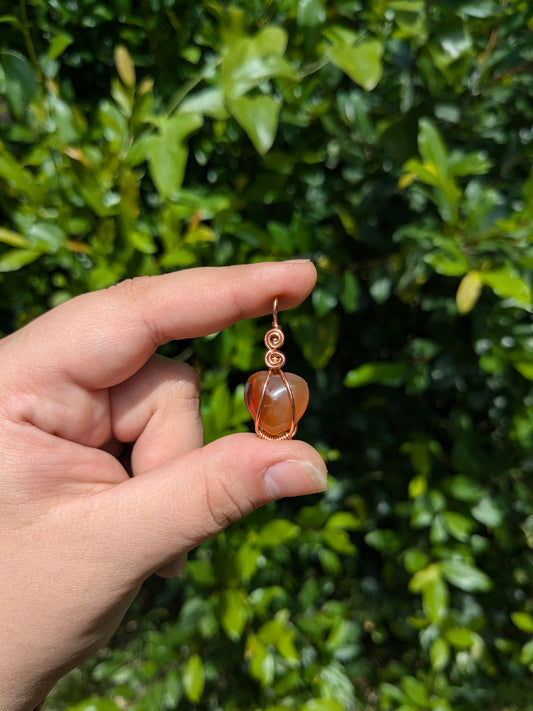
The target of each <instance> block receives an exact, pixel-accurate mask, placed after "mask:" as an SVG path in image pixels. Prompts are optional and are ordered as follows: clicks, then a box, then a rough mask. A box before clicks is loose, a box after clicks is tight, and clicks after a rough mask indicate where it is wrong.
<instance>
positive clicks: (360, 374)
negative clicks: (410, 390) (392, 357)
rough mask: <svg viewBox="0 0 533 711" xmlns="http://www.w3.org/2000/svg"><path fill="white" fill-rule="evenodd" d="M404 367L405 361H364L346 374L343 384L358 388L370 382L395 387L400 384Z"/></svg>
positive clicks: (405, 367) (405, 366)
mask: <svg viewBox="0 0 533 711" xmlns="http://www.w3.org/2000/svg"><path fill="white" fill-rule="evenodd" d="M406 369H407V365H406V364H405V363H364V364H363V365H361V366H359V368H355V369H354V370H350V371H349V372H348V373H347V374H346V377H345V379H344V384H345V386H346V387H347V388H360V387H362V386H363V385H371V384H372V383H379V384H380V385H388V386H390V387H397V386H399V385H401V384H402V382H403V375H404V373H405V371H406Z"/></svg>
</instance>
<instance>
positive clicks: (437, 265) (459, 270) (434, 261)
mask: <svg viewBox="0 0 533 711" xmlns="http://www.w3.org/2000/svg"><path fill="white" fill-rule="evenodd" d="M424 261H425V262H426V264H429V266H430V267H432V268H433V269H434V270H435V271H436V272H437V274H442V275H443V276H454V277H457V276H462V275H463V274H465V272H467V271H468V260H467V259H466V257H465V256H462V257H460V258H459V257H457V256H452V255H450V254H446V253H445V252H430V254H426V255H424Z"/></svg>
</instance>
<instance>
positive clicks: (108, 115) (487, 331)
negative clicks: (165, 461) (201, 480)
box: [0, 0, 533, 711]
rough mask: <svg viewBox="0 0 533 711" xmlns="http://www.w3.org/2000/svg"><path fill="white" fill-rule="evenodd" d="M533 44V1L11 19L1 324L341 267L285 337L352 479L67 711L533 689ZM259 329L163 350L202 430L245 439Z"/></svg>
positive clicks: (147, 607)
mask: <svg viewBox="0 0 533 711" xmlns="http://www.w3.org/2000/svg"><path fill="white" fill-rule="evenodd" d="M532 32H533V8H531V6H530V3H528V2H526V1H525V0H506V1H505V2H497V1H496V0H476V2H472V1H471V0H453V1H452V0H446V1H445V0H440V1H439V2H431V3H429V2H424V1H423V0H374V1H373V2H368V3H364V2H362V1H358V0H331V1H330V2H325V0H269V2H267V3H265V2H259V1H258V0H248V1H247V2H245V1H244V0H241V2H237V3H236V4H233V5H229V4H228V3H226V2H221V1H219V0H209V1H208V0H205V1H204V2H201V3H196V4H193V3H190V2H184V1H183V0H142V2H138V3H137V2H134V1H133V0H109V1H108V2H103V1H100V0H84V2H74V0H54V2H45V1H44V0H20V2H19V3H14V4H13V7H12V8H10V9H9V10H7V11H6V13H5V14H4V15H2V16H1V17H0V117H1V121H0V140H1V143H0V216H1V226H0V289H1V292H0V293H1V295H2V296H1V303H0V331H1V333H2V334H7V333H8V332H10V331H12V330H14V329H16V328H18V327H20V326H21V325H23V324H24V323H26V322H27V321H29V320H30V319H32V318H34V317H35V316H37V315H38V314H40V313H42V312H43V311H44V310H46V309H48V308H51V307H53V306H54V305H56V304H59V303H61V302H62V301H65V300H66V299H69V298H71V297H72V296H74V295H76V294H78V293H81V292H84V291H87V290H93V289H100V288H104V287H106V286H108V285H111V284H113V283H115V282H116V281H118V280H121V279H124V278H128V277H132V276H136V275H146V274H158V273H161V272H164V271H169V270H175V269H182V268H187V267H191V266H201V265H225V264H231V263H247V262H253V261H262V260H280V259H286V258H291V257H309V258H311V259H313V260H314V262H315V263H316V265H317V267H318V270H319V282H318V286H317V288H316V289H315V291H314V292H313V294H312V297H311V298H310V299H309V300H307V302H306V303H305V304H303V305H302V306H301V307H300V308H298V309H295V310H294V311H293V312H290V313H287V312H285V313H283V314H282V325H283V327H284V329H285V330H286V334H287V339H288V346H287V348H286V355H287V358H288V361H289V362H290V364H291V368H290V369H291V370H293V371H294V372H297V373H299V374H301V375H303V376H304V377H305V378H306V379H307V380H308V382H309V383H310V390H311V402H310V407H309V411H308V413H307V414H306V415H305V417H304V419H303V420H302V423H301V425H300V428H299V436H301V437H302V438H303V439H305V440H307V441H308V442H311V443H312V444H314V445H315V446H316V447H317V448H318V449H319V450H320V452H321V453H322V454H323V456H324V458H325V459H326V460H327V462H328V467H329V469H330V472H331V488H330V491H329V492H328V493H327V494H326V495H325V496H317V497H314V498H311V499H302V500H290V501H289V500H287V501H284V502H281V503H279V504H277V505H275V506H274V505H272V506H269V507H267V508H265V509H263V510H261V511H258V512H256V513H255V514H253V515H252V516H251V517H249V518H248V519H246V520H245V521H243V522H241V523H238V524H234V525H232V526H231V527H230V529H228V531H227V532H226V533H224V534H223V535H220V536H218V537H217V538H216V539H215V540H213V541H211V542H210V543H208V544H205V545H203V546H202V547H201V548H200V549H199V550H197V551H196V552H195V553H194V554H193V555H192V556H191V560H190V562H189V564H188V568H187V572H186V575H185V578H184V579H183V580H176V581H172V582H169V581H161V580H158V579H153V580H150V581H149V582H148V583H147V584H146V585H145V587H144V588H143V591H142V592H141V594H140V596H139V598H138V599H137V601H136V603H135V604H134V606H133V608H132V610H131V613H130V615H129V617H128V619H127V620H126V621H125V623H124V625H123V627H122V628H121V630H120V631H119V633H118V634H117V635H116V636H115V638H114V640H113V641H112V643H111V644H110V646H109V648H106V649H105V650H102V651H101V652H100V653H99V654H98V655H97V656H96V657H95V658H93V659H92V660H90V661H89V662H88V663H87V664H86V665H84V666H83V667H81V668H79V669H77V670H75V671H74V672H72V673H71V674H70V675H69V677H67V678H66V679H65V680H64V681H63V682H62V683H60V684H59V685H58V687H57V689H56V690H55V692H54V694H53V696H51V697H50V699H49V702H48V707H49V708H53V709H70V711H83V710H86V711H89V709H91V710H97V711H108V710H109V711H112V710H113V709H121V708H128V709H131V710H132V711H142V710H149V709H150V710H153V709H161V710H167V711H170V710H173V709H179V710H180V711H181V710H185V709H193V708H194V709H201V710H205V711H208V710H209V711H213V710H215V709H224V711H232V710H235V711H237V710H238V711H244V710H245V709H249V710H250V711H256V710H257V711H258V710H259V709H261V710H265V711H282V710H283V709H296V708H297V709H302V710H303V711H355V710H363V709H365V710H366V709H383V710H384V711H390V710H393V709H394V710H398V711H426V710H427V709H435V710H438V711H450V710H451V709H453V710H454V711H455V710H458V711H463V710H464V711H469V710H472V711H474V710H477V709H479V708H484V709H486V710H487V711H490V710H494V711H496V710H499V709H502V708H506V709H508V710H509V711H523V710H524V709H528V708H533V706H532V705H531V704H532V702H531V699H530V697H531V693H530V689H531V676H530V675H531V671H533V637H532V633H533V595H532V592H531V590H532V581H533V495H532V486H531V474H532V471H533V389H532V381H533V327H532V318H531V313H532V310H533V308H532V303H533V301H532V273H533V173H532V170H531V164H532V157H533V127H532V126H533V123H532V122H533V71H532V69H533V49H532V48H533V41H532ZM266 325H267V324H265V321H264V320H259V321H257V322H242V323H239V324H237V325H236V326H235V327H233V328H230V329H228V330H227V331H225V332H222V333H218V334H214V335H213V336H211V337H208V338H205V339H198V340H195V341H192V342H190V343H189V342H188V343H179V344H172V345H169V346H166V347H165V348H164V349H163V352H164V353H166V354H167V355H169V356H172V357H178V358H182V359H187V360H188V361H189V362H190V363H191V364H193V365H194V366H195V367H196V369H197V370H198V371H199V373H200V374H201V378H202V383H203V399H202V409H203V416H204V423H205V430H206V439H207V440H212V439H214V438H216V437H219V436H221V435H224V434H228V433H231V432H238V431H243V430H246V429H248V428H249V427H250V423H249V418H248V415H247V413H246V410H245V408H244V404H243V397H242V396H243V382H244V381H245V380H246V378H247V377H248V374H249V373H250V372H252V371H253V370H256V369H257V368H260V367H261V361H262V357H263V347H262V336H263V333H264V330H265V326H266ZM82 525H83V522H82V521H80V526H82Z"/></svg>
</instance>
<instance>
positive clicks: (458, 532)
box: [442, 511, 475, 542]
mask: <svg viewBox="0 0 533 711" xmlns="http://www.w3.org/2000/svg"><path fill="white" fill-rule="evenodd" d="M442 518H443V520H444V524H445V526H446V528H447V529H448V531H449V532H450V533H451V535H452V536H453V537H454V538H456V539H457V540H458V541H462V542H465V541H468V539H469V537H470V533H471V531H472V529H473V528H474V526H475V523H474V521H472V519H471V518H467V517H466V516H463V515H462V514H459V513H456V512H455V511H444V513H443V514H442Z"/></svg>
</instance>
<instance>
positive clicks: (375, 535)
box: [365, 528, 402, 553]
mask: <svg viewBox="0 0 533 711" xmlns="http://www.w3.org/2000/svg"><path fill="white" fill-rule="evenodd" d="M365 543H366V544H367V545H368V546H371V547H372V548H375V549H376V550H378V551H381V552H383V553H397V552H398V551H399V550H400V549H401V547H402V539H401V538H400V536H399V535H398V534H397V533H396V531H391V530H389V529H386V528H383V529H376V530H375V531H369V532H368V533H367V534H366V536H365Z"/></svg>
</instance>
